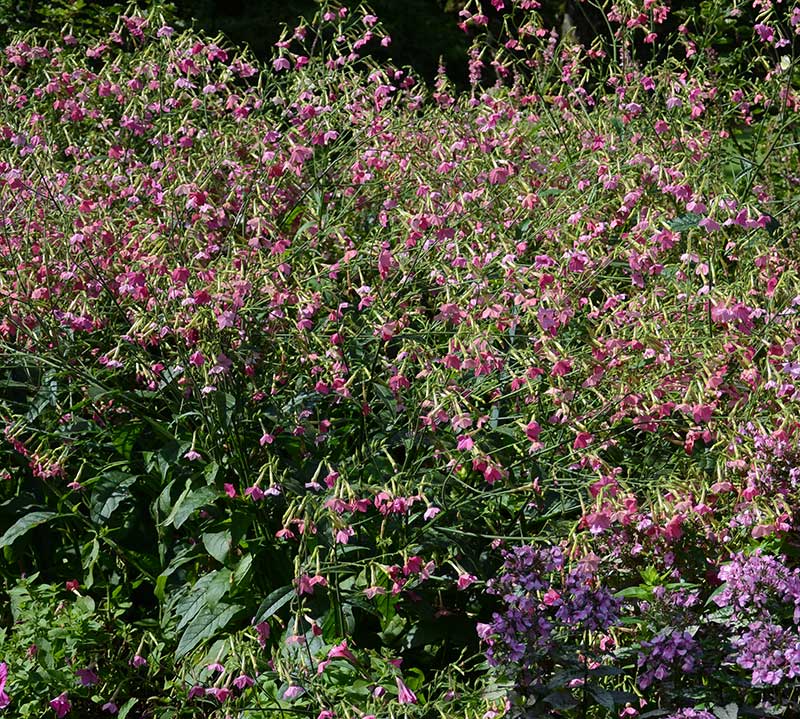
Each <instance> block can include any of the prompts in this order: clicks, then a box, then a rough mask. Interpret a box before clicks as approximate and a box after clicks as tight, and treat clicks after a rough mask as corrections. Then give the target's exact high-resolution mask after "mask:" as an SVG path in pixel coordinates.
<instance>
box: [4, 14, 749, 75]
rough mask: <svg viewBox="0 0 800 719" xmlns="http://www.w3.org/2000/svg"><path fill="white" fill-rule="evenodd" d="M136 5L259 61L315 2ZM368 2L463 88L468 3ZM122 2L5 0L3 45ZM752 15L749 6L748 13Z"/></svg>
mask: <svg viewBox="0 0 800 719" xmlns="http://www.w3.org/2000/svg"><path fill="white" fill-rule="evenodd" d="M343 3H344V4H346V5H351V6H354V7H355V6H357V5H361V4H363V2H362V1H361V0H343ZM138 4H139V5H140V6H142V7H150V6H153V5H161V6H162V7H163V8H164V10H165V14H166V15H167V17H168V18H169V20H170V21H171V22H173V23H174V24H176V25H178V26H179V27H185V26H189V25H192V24H193V23H194V25H195V27H197V28H202V29H203V30H205V31H206V32H208V33H210V34H211V35H216V34H217V33H218V32H222V33H224V34H225V35H226V36H227V37H228V39H229V40H230V41H231V42H233V43H234V44H236V45H240V46H241V45H247V46H248V47H249V48H250V49H251V50H252V51H253V52H254V54H255V55H256V56H257V57H259V58H261V59H263V58H265V57H267V56H269V54H270V52H271V48H272V46H273V43H274V42H275V41H276V40H277V39H278V36H279V33H280V30H281V27H282V25H283V24H287V25H294V24H296V22H297V19H298V17H300V16H304V17H310V16H311V15H312V14H313V12H314V9H315V8H316V6H317V3H316V2H315V1H314V0H290V1H289V2H286V1H284V0H173V1H172V2H163V0H139V3H138ZM367 4H368V5H369V7H371V8H372V10H374V12H375V13H376V14H377V15H378V16H379V17H380V19H381V21H382V22H383V24H384V26H385V27H386V28H387V30H388V31H389V33H390V35H391V37H392V45H391V47H390V48H389V49H388V50H385V51H382V52H383V53H384V54H385V55H387V56H391V57H392V59H393V60H394V61H395V62H396V63H398V64H399V65H401V66H404V65H410V66H412V67H413V68H414V69H415V70H416V71H417V72H418V73H419V74H420V75H421V76H422V77H424V78H425V79H426V80H428V81H430V80H431V79H432V78H433V77H434V75H435V73H436V70H437V67H438V65H439V60H440V58H441V59H442V60H443V61H444V64H445V66H446V67H447V70H448V75H449V76H450V78H451V79H452V80H453V81H455V83H456V84H457V85H458V86H460V87H465V86H466V84H467V70H466V65H467V50H468V48H469V44H470V41H471V39H470V36H469V35H467V34H465V33H464V32H462V31H461V30H460V29H459V28H458V27H457V23H458V11H459V9H460V8H461V6H462V5H463V3H462V2H461V1H460V0H402V1H400V0H372V1H371V2H369V3H367ZM482 5H483V6H484V12H485V13H486V14H487V15H488V16H489V17H490V18H496V16H497V13H496V12H494V10H493V8H492V5H491V3H490V2H489V0H482ZM700 5H702V3H698V2H695V0H674V1H673V2H672V3H671V8H672V15H671V18H670V21H669V23H668V25H677V24H678V23H680V22H682V21H684V20H685V19H686V16H687V14H688V13H692V12H694V11H697V10H699V9H700V7H699V6H700ZM125 7H126V3H124V2H114V0H47V1H46V2H42V1H41V0H0V43H2V44H5V43H6V41H7V39H8V37H9V36H10V34H11V33H13V32H15V31H24V30H28V29H31V28H37V29H39V30H40V31H44V32H45V33H52V34H59V33H60V31H61V29H62V28H63V27H64V26H65V25H69V26H71V27H72V31H73V33H77V32H79V31H83V32H90V33H101V32H106V31H107V30H108V29H109V27H110V26H113V23H114V22H115V20H116V18H117V16H118V15H119V14H120V13H121V12H124V11H125ZM540 12H541V13H542V15H543V16H544V17H545V19H546V20H547V21H548V23H549V24H551V25H552V26H554V27H556V28H561V27H563V25H564V21H565V16H566V18H567V24H568V25H571V26H572V27H574V31H575V33H576V34H577V36H578V38H580V40H581V41H583V42H584V43H586V44H588V43H590V42H591V41H592V39H593V38H594V37H596V36H597V35H598V34H607V33H608V31H609V30H608V26H607V24H606V23H605V22H604V20H603V15H602V13H601V12H600V11H599V10H598V9H597V8H596V7H594V4H593V3H589V2H586V1H585V0H542V7H541V10H540ZM752 13H753V11H752V9H751V8H750V7H749V5H748V7H747V8H746V11H745V14H746V15H748V16H749V15H751V14H752ZM746 19H747V20H752V18H749V17H748V18H743V23H744V20H746ZM745 25H746V23H744V24H743V26H745ZM750 25H751V26H752V23H750ZM729 39H730V42H731V45H730V47H728V48H725V47H721V48H719V50H720V51H721V52H723V53H725V52H727V51H729V50H731V49H732V48H733V47H735V43H736V38H735V37H733V36H730V38H729ZM638 49H639V50H640V51H641V52H642V54H643V55H644V56H646V55H648V53H649V52H650V50H651V48H649V47H647V46H644V45H642V46H641V47H640V48H638ZM379 59H385V58H379Z"/></svg>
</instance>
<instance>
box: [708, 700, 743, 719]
mask: <svg viewBox="0 0 800 719" xmlns="http://www.w3.org/2000/svg"><path fill="white" fill-rule="evenodd" d="M714 716H715V717H717V719H738V717H739V707H738V706H737V705H736V704H734V703H733V702H731V703H730V704H728V705H726V706H724V707H714Z"/></svg>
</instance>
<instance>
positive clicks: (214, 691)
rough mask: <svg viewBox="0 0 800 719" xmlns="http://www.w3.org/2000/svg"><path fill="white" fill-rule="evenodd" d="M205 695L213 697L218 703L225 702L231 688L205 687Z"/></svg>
mask: <svg viewBox="0 0 800 719" xmlns="http://www.w3.org/2000/svg"><path fill="white" fill-rule="evenodd" d="M206 695H210V696H212V697H214V699H216V700H217V701H218V702H219V703H220V704H222V703H224V702H226V701H227V700H228V697H229V696H230V695H231V690H230V689H228V687H213V688H211V689H206Z"/></svg>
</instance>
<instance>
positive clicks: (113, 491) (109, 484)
mask: <svg viewBox="0 0 800 719" xmlns="http://www.w3.org/2000/svg"><path fill="white" fill-rule="evenodd" d="M137 479H138V477H137V476H136V475H132V474H128V473H127V472H118V471H111V472H105V473H103V475H102V476H101V478H100V481H99V482H96V483H95V484H94V485H93V486H92V495H91V498H90V500H89V517H90V519H91V520H92V522H94V523H95V524H100V523H104V522H107V521H108V520H109V519H110V518H111V515H112V514H114V512H115V511H116V510H117V509H118V508H119V505H120V504H122V503H123V502H124V501H125V500H126V499H127V498H128V497H130V492H129V491H128V488H129V487H130V486H131V485H132V484H133V483H134V482H136V480H137Z"/></svg>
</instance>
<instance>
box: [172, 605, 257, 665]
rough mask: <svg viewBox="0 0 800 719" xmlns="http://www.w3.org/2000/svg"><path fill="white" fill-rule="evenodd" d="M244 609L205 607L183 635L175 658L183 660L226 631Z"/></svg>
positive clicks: (236, 606) (240, 607)
mask: <svg viewBox="0 0 800 719" xmlns="http://www.w3.org/2000/svg"><path fill="white" fill-rule="evenodd" d="M243 608H244V607H242V606H241V605H239V604H219V605H218V606H216V607H215V608H213V609H212V608H211V607H203V608H202V609H201V610H200V611H199V612H198V614H197V615H196V616H195V618H194V619H192V621H191V622H190V623H189V626H187V627H186V631H184V633H183V634H182V635H181V639H180V641H179V642H178V648H177V649H176V650H175V658H176V659H181V658H182V657H184V656H186V655H187V654H188V653H189V652H190V651H192V649H194V648H195V647H197V646H198V645H199V644H200V643H201V642H203V641H204V640H206V639H210V638H211V637H213V636H214V635H215V634H216V633H217V632H218V631H220V630H222V629H224V628H225V627H226V626H228V622H230V621H231V619H233V618H234V617H235V616H236V614H238V613H239V612H240V611H241V610H242V609H243Z"/></svg>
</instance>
